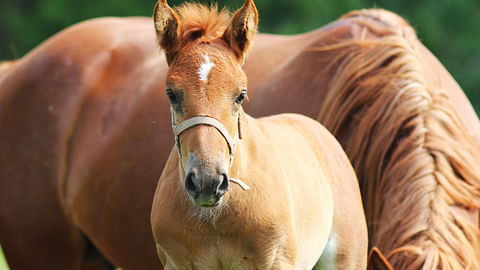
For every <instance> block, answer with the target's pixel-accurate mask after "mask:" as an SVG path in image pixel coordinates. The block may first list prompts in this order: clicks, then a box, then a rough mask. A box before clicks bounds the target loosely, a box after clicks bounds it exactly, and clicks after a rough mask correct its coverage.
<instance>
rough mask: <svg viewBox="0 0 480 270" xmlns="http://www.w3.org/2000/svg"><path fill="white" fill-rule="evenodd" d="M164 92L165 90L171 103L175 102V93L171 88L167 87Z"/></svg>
mask: <svg viewBox="0 0 480 270" xmlns="http://www.w3.org/2000/svg"><path fill="white" fill-rule="evenodd" d="M166 92H167V96H168V99H169V100H170V103H172V104H175V103H177V96H176V95H175V93H174V92H173V90H172V89H170V88H169V89H167V90H166Z"/></svg>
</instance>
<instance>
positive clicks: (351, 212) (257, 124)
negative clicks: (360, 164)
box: [151, 0, 367, 269]
mask: <svg viewBox="0 0 480 270" xmlns="http://www.w3.org/2000/svg"><path fill="white" fill-rule="evenodd" d="M225 17H226V16H225ZM190 18H195V19H196V21H193V20H192V19H190ZM154 21H155V25H156V32H157V36H158V42H159V44H160V46H161V47H162V48H163V49H164V50H165V54H166V57H167V62H168V63H169V71H168V73H167V90H166V92H167V95H168V97H169V100H170V104H171V111H172V126H173V130H174V133H175V136H176V149H175V148H174V150H173V151H172V154H171V155H170V158H169V160H168V161H167V165H166V167H165V169H164V172H163V174H162V176H161V177H160V180H159V184H158V186H157V190H156V192H155V198H154V202H153V207H152V218H151V223H152V231H153V235H154V239H155V242H156V243H157V251H158V254H159V257H160V260H161V261H162V263H163V265H164V266H165V268H166V269H313V268H314V267H315V268H316V267H321V268H324V267H327V268H329V269H334V268H335V269H336V268H337V267H338V268H342V269H362V268H366V258H367V256H366V250H367V233H366V223H365V219H364V216H363V210H362V209H363V208H362V202H361V198H360V196H359V194H360V192H359V189H358V186H357V180H356V177H355V173H354V171H353V168H352V167H351V165H350V162H349V160H348V158H347V157H346V155H345V153H344V152H343V150H342V148H341V147H340V145H339V144H338V143H336V141H335V139H334V138H333V136H331V135H330V134H329V133H328V131H327V130H326V129H324V128H322V127H321V125H320V124H318V123H317V122H315V121H314V120H313V119H309V118H306V117H305V116H300V115H280V116H272V117H267V118H263V119H260V120H257V119H254V118H251V117H249V116H248V115H246V114H245V113H244V112H243V110H242V109H241V104H242V102H243V100H244V99H245V96H246V94H247V90H246V89H245V85H246V77H245V74H244V73H243V71H242V70H241V65H242V64H243V59H244V58H245V55H246V51H247V50H248V47H249V43H250V41H251V40H252V39H253V35H254V33H255V30H256V23H257V12H256V8H255V5H254V4H253V1H249V0H247V1H245V4H244V6H243V7H242V8H241V9H239V10H238V11H237V12H236V13H235V14H234V15H233V17H232V19H231V21H230V20H228V21H230V22H228V21H227V20H226V19H224V16H223V13H220V14H217V13H216V11H212V10H209V9H206V8H205V7H202V6H198V5H185V6H184V7H182V8H181V9H179V15H177V13H176V12H175V11H173V10H172V9H171V8H170V7H169V6H168V4H167V3H166V1H159V2H158V3H157V6H156V7H155V12H154ZM207 21H208V22H209V23H205V22H207ZM211 21H217V23H215V24H214V23H211ZM226 22H228V24H226ZM212 25H216V26H212ZM218 25H220V26H218ZM223 25H225V26H223ZM198 33H201V34H198ZM196 71H197V72H196ZM231 134H235V135H233V136H232V135H231ZM224 141H225V142H226V144H225V143H224ZM225 148H227V149H228V150H227V151H226V149H225ZM227 153H229V155H226V154H227ZM176 157H177V158H176ZM229 179H233V180H229ZM239 179H240V180H239ZM230 181H232V183H238V184H239V187H237V188H229V187H230V184H229V182H230ZM231 185H233V184H231ZM240 187H243V189H245V190H242V189H241V188H240ZM246 187H248V188H246ZM327 242H328V243H329V244H328V245H329V252H326V253H324V252H323V250H324V249H325V247H326V246H327ZM332 264H333V265H332Z"/></svg>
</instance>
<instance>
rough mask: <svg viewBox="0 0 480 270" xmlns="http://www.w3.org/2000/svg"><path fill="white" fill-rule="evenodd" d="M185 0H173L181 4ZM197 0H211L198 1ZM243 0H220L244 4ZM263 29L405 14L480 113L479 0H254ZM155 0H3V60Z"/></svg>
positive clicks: (141, 10)
mask: <svg viewBox="0 0 480 270" xmlns="http://www.w3.org/2000/svg"><path fill="white" fill-rule="evenodd" d="M181 2H183V1H182V0H170V1H169V3H170V5H178V4H180V3H181ZM199 2H208V3H211V2H213V1H212V0H200V1H199ZM242 3H243V0H218V4H219V6H220V7H223V6H225V5H226V6H229V7H230V8H231V9H236V8H238V7H240V6H241V5H242ZM255 3H256V4H257V7H258V9H259V12H260V31H261V32H271V33H282V34H293V33H300V32H305V31H309V30H312V29H315V28H318V27H320V26H322V25H324V24H327V23H329V22H331V21H333V20H335V19H337V18H338V17H339V16H341V15H342V14H345V13H346V12H348V11H350V10H352V9H361V8H371V7H379V8H385V9H389V10H392V11H394V12H396V13H398V14H400V15H401V16H403V17H404V18H406V19H407V20H408V21H409V22H410V23H411V24H412V25H413V27H414V28H415V29H416V30H417V33H418V35H419V37H420V39H421V40H422V41H423V42H424V44H425V45H426V46H427V47H428V48H429V49H430V50H431V51H432V52H433V53H434V54H435V55H436V56H437V57H438V58H439V59H440V61H441V62H442V63H443V64H444V65H445V66H446V67H447V69H448V70H449V71H450V72H451V73H452V75H453V76H454V78H455V79H456V80H457V81H458V82H459V84H460V85H461V87H462V88H463V89H464V91H465V92H466V93H467V95H468V96H469V97H470V100H471V101H472V103H474V105H475V107H476V109H477V112H480V89H478V88H479V86H480V1H479V0H415V1H413V0H256V1H255ZM154 4H155V0H136V1H135V0H96V1H85V0H68V1H67V0H48V1H34V0H2V1H1V2H0V59H4V60H5V59H11V58H17V57H20V56H22V55H24V54H25V53H26V52H28V51H29V50H31V49H32V48H33V47H34V46H36V45H38V44H39V43H41V42H42V41H44V40H45V39H47V38H48V37H50V36H51V35H53V34H55V33H56V32H58V31H60V30H62V29H64V28H65V27H67V26H69V25H72V24H74V23H76V22H80V21H83V20H86V19H89V18H94V17H100V16H151V13H152V9H153V6H154Z"/></svg>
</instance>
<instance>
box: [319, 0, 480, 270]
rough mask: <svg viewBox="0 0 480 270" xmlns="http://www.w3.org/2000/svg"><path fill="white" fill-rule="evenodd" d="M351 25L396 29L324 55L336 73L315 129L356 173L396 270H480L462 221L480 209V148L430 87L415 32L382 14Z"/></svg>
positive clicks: (471, 231) (475, 235)
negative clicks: (329, 136) (328, 134)
mask: <svg viewBox="0 0 480 270" xmlns="http://www.w3.org/2000/svg"><path fill="white" fill-rule="evenodd" d="M379 14H382V15H385V16H383V17H382V16H378V15H379ZM355 16H356V17H358V19H361V18H360V17H362V16H363V20H365V19H367V20H368V19H370V21H376V23H377V25H378V23H382V24H384V25H387V24H389V25H387V27H384V28H383V29H391V30H389V33H382V36H380V37H376V38H368V39H367V38H365V37H366V36H367V35H361V36H360V37H358V38H352V39H349V40H347V41H344V42H342V43H341V44H336V45H331V46H328V45H327V46H326V47H324V48H319V50H322V51H328V50H330V51H335V55H336V57H337V59H334V60H333V61H331V63H332V65H338V66H335V68H336V69H337V71H336V75H335V77H334V78H333V80H332V82H331V85H330V87H331V89H330V91H329V93H328V95H327V97H326V99H325V101H324V106H323V107H322V108H321V111H320V113H319V116H318V120H319V121H320V122H321V123H323V124H324V125H325V126H326V127H327V128H328V129H329V130H330V131H332V133H333V134H335V135H336V136H337V138H339V140H340V141H341V142H342V144H343V146H344V148H345V150H346V152H347V153H348V155H349V157H350V159H351V160H352V163H353V165H354V167H355V169H356V172H357V174H358V177H359V181H360V186H361V189H362V195H363V199H364V206H365V209H366V214H367V220H368V223H369V235H370V241H371V242H370V244H371V245H375V246H378V247H379V248H380V250H381V251H382V252H383V253H384V254H386V255H387V259H388V260H389V262H390V263H391V264H392V266H393V267H394V268H395V269H480V258H479V257H480V256H479V252H480V243H479V242H480V233H479V228H478V226H474V225H473V224H472V222H471V221H469V220H467V218H464V215H459V214H458V213H457V212H456V211H457V210H458V209H460V211H463V212H465V213H470V212H469V211H476V210H477V209H478V208H479V207H480V174H479V171H478V164H480V158H479V153H480V151H479V150H480V149H479V145H478V144H477V142H476V141H474V140H473V139H472V137H471V136H470V135H469V134H468V133H467V131H466V128H465V126H464V124H463V123H462V121H461V120H460V118H459V116H458V115H457V113H456V111H455V109H454V108H453V105H452V104H451V102H450V100H449V98H448V95H447V94H446V93H445V92H444V90H442V89H439V88H433V87H431V86H430V85H429V84H428V82H427V80H426V78H425V75H424V74H425V70H424V66H422V62H421V61H420V60H419V57H418V52H417V50H416V48H415V42H418V40H417V38H416V35H415V33H414V31H413V29H411V28H410V27H409V26H408V24H407V23H406V22H405V21H404V20H403V19H401V18H400V17H398V16H397V15H394V14H393V13H388V12H385V11H381V10H369V11H360V12H354V13H351V14H348V15H347V18H350V19H352V18H353V17H355ZM372 25H373V24H372ZM378 29H380V28H378ZM378 29H377V30H378ZM365 30H366V29H365ZM371 31H376V30H375V29H373V30H371ZM358 32H359V33H361V32H362V31H358ZM363 32H364V31H363ZM377 33H379V32H377Z"/></svg>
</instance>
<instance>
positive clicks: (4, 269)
mask: <svg viewBox="0 0 480 270" xmlns="http://www.w3.org/2000/svg"><path fill="white" fill-rule="evenodd" d="M8 269H9V268H8V265H7V261H6V260H5V257H4V256H3V251H2V247H0V270H8Z"/></svg>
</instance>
